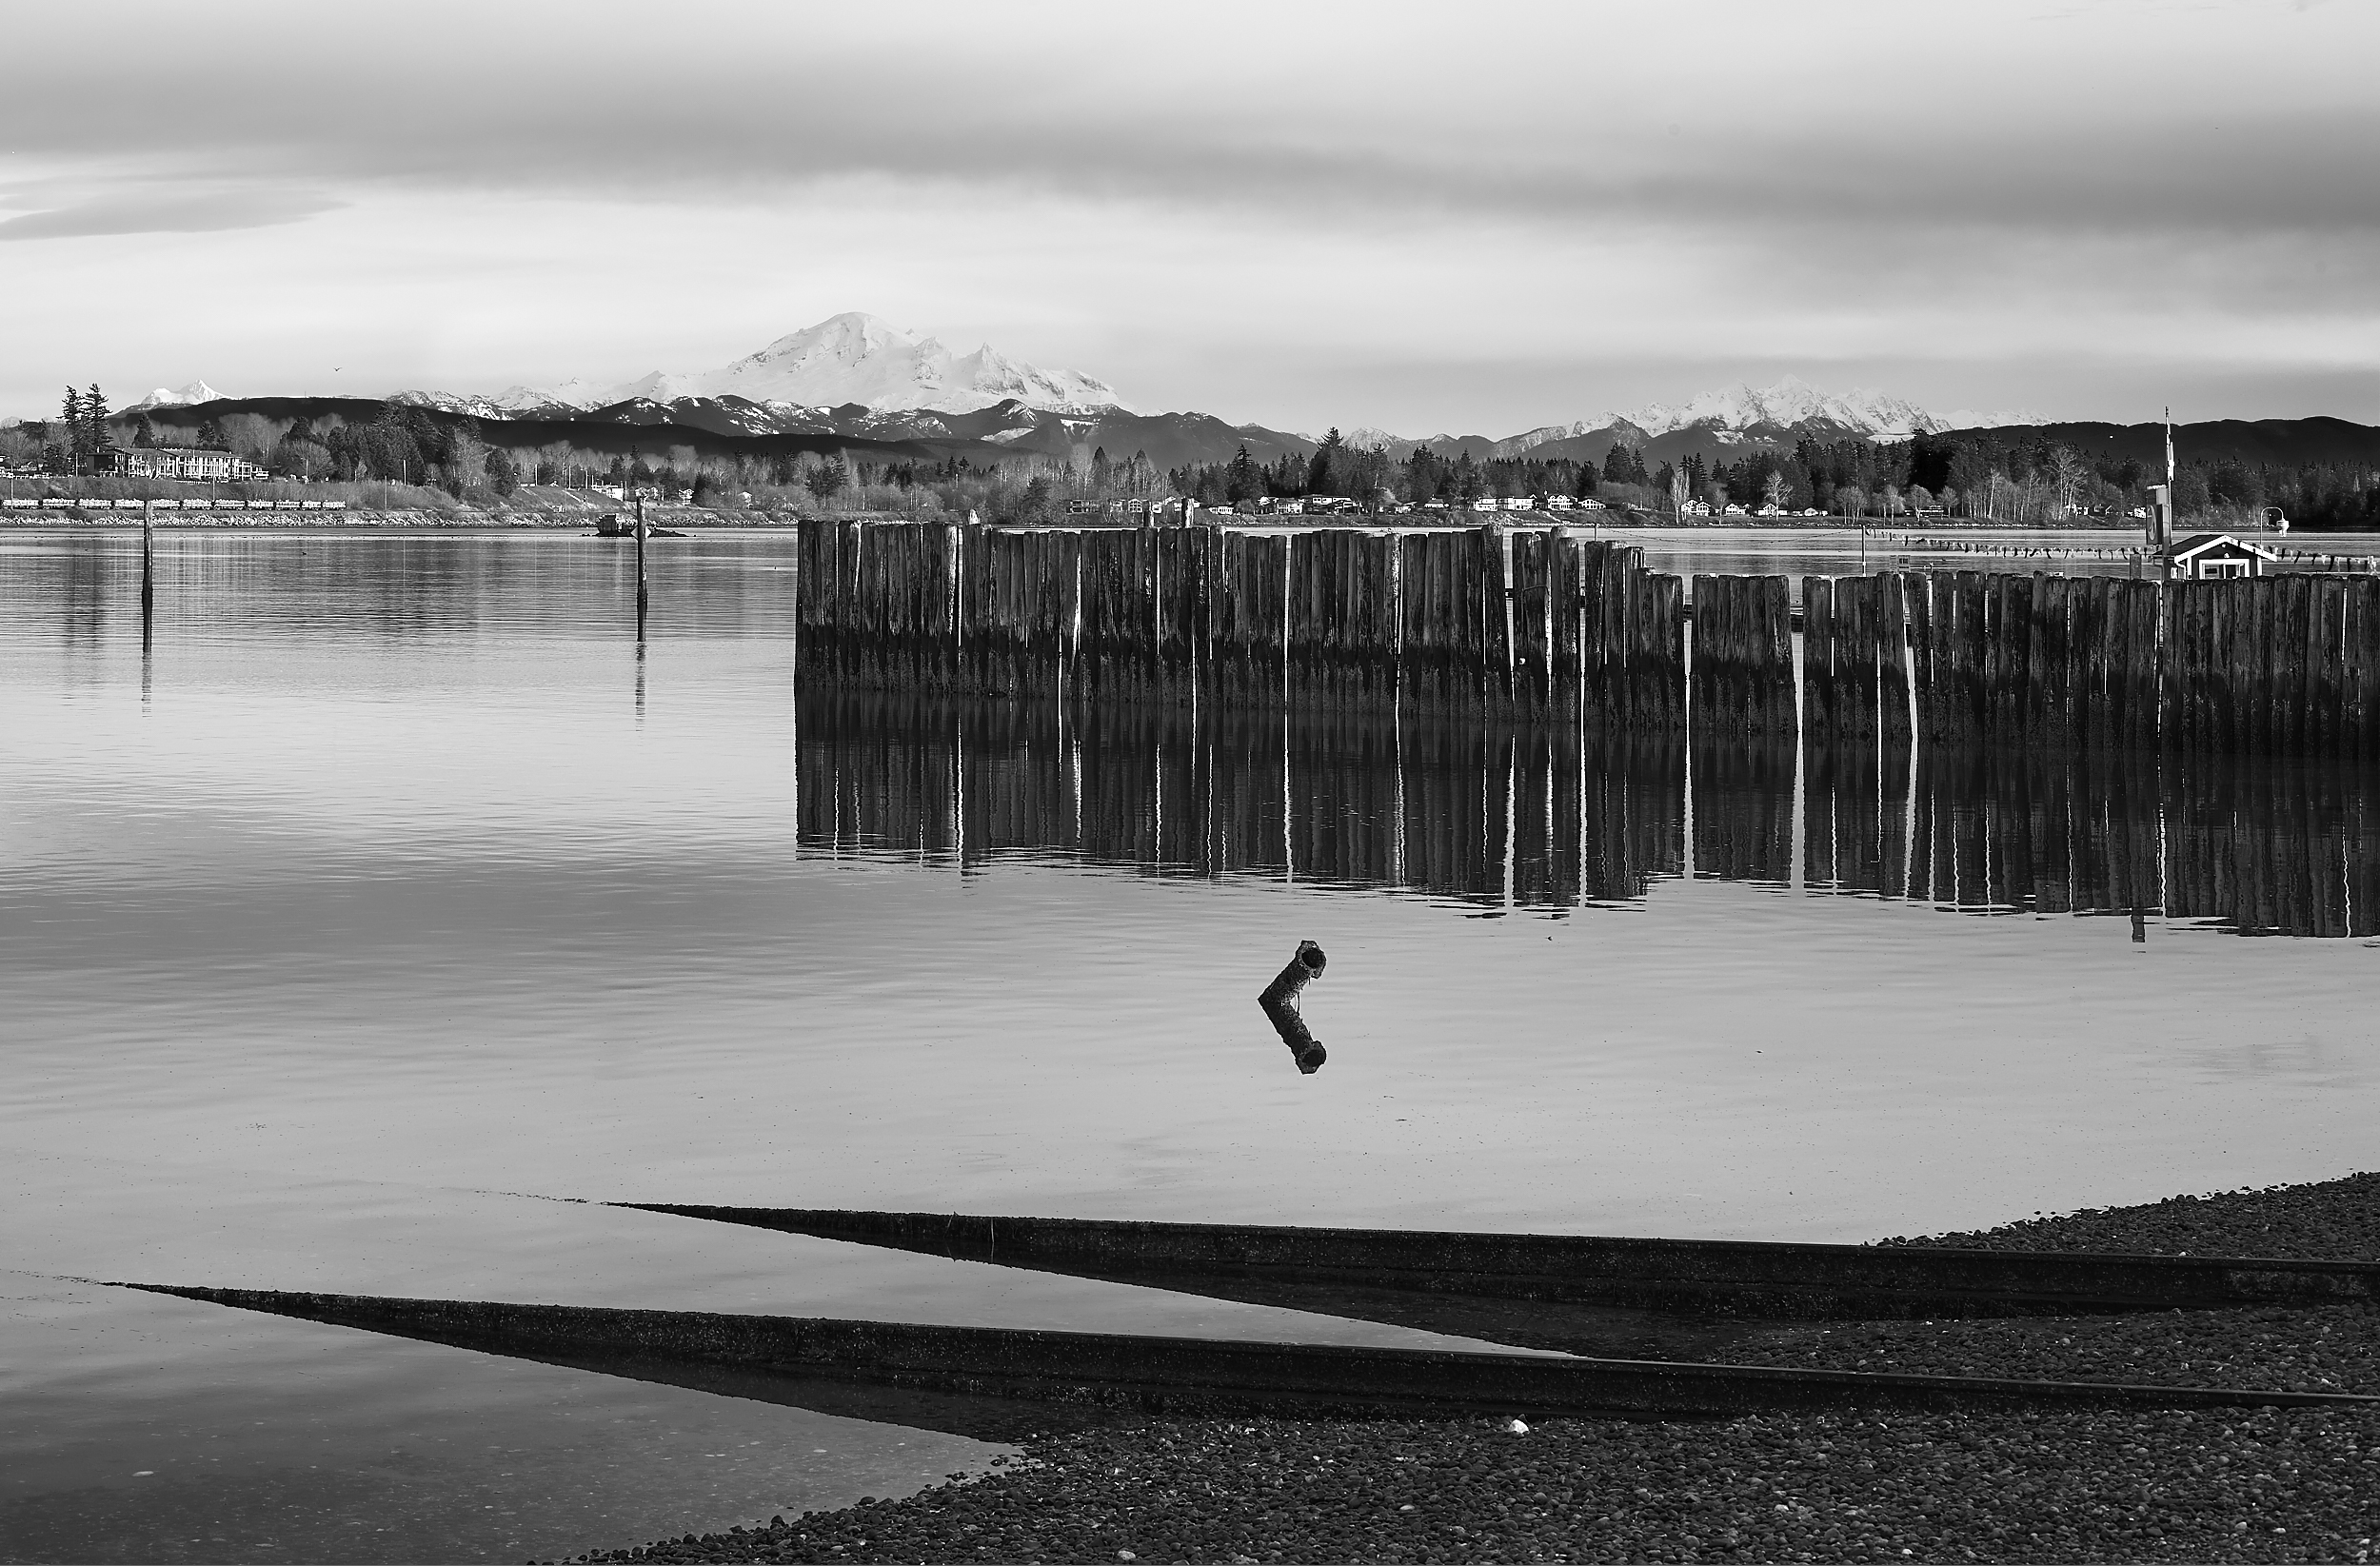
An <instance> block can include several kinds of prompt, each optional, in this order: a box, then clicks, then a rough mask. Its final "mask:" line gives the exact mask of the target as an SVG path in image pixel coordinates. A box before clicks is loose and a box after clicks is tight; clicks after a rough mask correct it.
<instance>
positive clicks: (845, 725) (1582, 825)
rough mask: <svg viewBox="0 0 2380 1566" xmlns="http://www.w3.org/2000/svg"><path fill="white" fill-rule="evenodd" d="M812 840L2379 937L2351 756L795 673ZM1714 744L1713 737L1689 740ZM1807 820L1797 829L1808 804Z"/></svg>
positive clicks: (2378, 825)
mask: <svg viewBox="0 0 2380 1566" xmlns="http://www.w3.org/2000/svg"><path fill="white" fill-rule="evenodd" d="M797 713H798V720H799V730H798V736H797V749H798V752H799V770H800V791H801V805H800V810H801V819H800V842H801V844H802V846H803V848H805V849H807V850H810V851H814V852H818V851H823V852H826V853H837V854H840V853H854V854H897V855H902V856H906V857H912V858H915V859H918V860H921V861H923V862H943V863H950V864H955V865H957V866H959V867H961V868H962V869H965V870H969V871H973V870H978V869H981V868H982V867H983V866H985V865H987V864H989V863H991V862H996V861H998V860H1001V859H1002V858H1007V857H1023V858H1032V859H1061V860H1066V861H1070V862H1089V863H1095V864H1100V865H1105V866H1112V867H1117V868H1123V869H1129V870H1132V871H1134V872H1136V873H1140V874H1146V875H1157V876H1183V877H1200V876H1204V877H1221V876H1238V877H1255V878H1264V879H1273V880H1279V881H1282V882H1315V883H1321V884H1326V885H1333V886H1343V887H1353V888H1367V889H1378V890H1386V891H1395V892H1403V893H1413V894H1418V895H1422V896H1428V897H1433V898H1439V899H1446V900H1452V901H1455V902H1461V903H1464V904H1468V905H1472V906H1475V907H1479V908H1483V909H1492V910H1502V909H1514V910H1556V911H1557V910H1560V909H1564V908H1571V907H1577V906H1582V905H1592V904H1603V903H1614V902H1631V901H1634V900H1637V899H1641V898H1644V897H1646V896H1647V895H1648V894H1649V893H1650V892H1651V891H1652V889H1653V888H1654V887H1655V886H1656V884H1657V883H1658V882H1662V881H1664V880H1668V879H1672V878H1676V877H1677V876H1679V875H1681V874H1683V873H1684V872H1685V871H1686V869H1687V867H1688V862H1689V861H1688V855H1687V848H1688V838H1689V833H1688V830H1687V823H1688V821H1689V819H1690V818H1689V811H1688V803H1689V800H1690V799H1691V803H1692V811H1691V821H1692V832H1691V839H1692V844H1691V846H1692V860H1691V864H1692V870H1693V874H1694V875H1695V876H1696V878H1697V879H1705V880H1718V881H1736V882H1746V883H1749V884H1752V885H1756V886H1762V887H1766V888H1771V889H1775V890H1789V889H1799V890H1802V891H1805V892H1809V893H1814V894H1824V895H1843V894H1852V895H1862V896H1869V897H1877V898H1885V899H1894V900H1900V901H1905V902H1911V903H1915V904H1927V905H1931V906H1934V907H1937V908H1941V909H1946V910H1954V911H1965V912H1975V913H2033V914H2041V915H2053V914H2112V915H2119V916H2126V917H2131V916H2133V915H2134V914H2135V913H2137V914H2138V916H2139V919H2140V921H2141V922H2142V923H2143V932H2142V933H2143V934H2144V935H2145V933H2146V931H2145V921H2146V919H2147V918H2148V916H2150V915H2152V914H2154V915H2158V916H2161V917H2163V918H2165V919H2167V920H2186V921H2193V922H2207V923H2211V924H2213V925H2216V926H2219V927H2222V928H2226V929H2232V930H2236V931H2238V932H2240V933H2242V934H2252V935H2296V936H2311V937H2344V936H2350V935H2351V936H2364V935H2370V934H2372V933H2373V932H2374V929H2375V927H2380V925H2376V924H2375V918H2374V915H2375V910H2380V798H2376V797H2375V795H2380V783H2375V781H2374V780H2373V779H2371V778H2370V777H2368V776H2366V775H2365V774H2364V772H2363V771H2362V770H2361V769H2359V768H2357V767H2356V766H2354V765H2353V764H2351V763H2306V762H2255V761H2252V760H2251V759H2249V758H2243V757H2236V756H2218V757H2192V758H2187V759H2182V758H2175V757H2171V756H2166V757H2160V756H2158V755H2157V754H2155V753H2153V752H2151V753H2127V752H2115V753H2106V752H2092V753H2089V754H2074V755H2071V756H2069V755H2059V756H2049V755H2043V754H2040V753H2038V752H2033V753H2027V752H2021V751H2015V750H1985V749H1976V750H1958V749H1943V748H1934V747H1928V748H1925V749H1923V750H1921V751H1919V752H1917V753H1916V754H1915V755H1914V757H1913V755H1912V752H1911V750H1910V749H1909V748H1908V747H1907V746H1905V745H1894V744H1889V743H1888V744H1885V745H1881V746H1849V747H1826V746H1813V747H1808V748H1802V749H1796V747H1795V746H1793V745H1779V744H1764V743H1751V744H1744V743H1735V744H1724V743H1696V744H1695V745H1693V747H1692V749H1691V754H1690V753H1689V750H1688V748H1687V747H1685V746H1682V745H1679V744H1676V743H1663V742H1653V743H1643V742H1637V743H1628V742H1625V741H1619V742H1614V741H1610V740H1606V739H1603V738H1600V737H1597V736H1592V735H1589V736H1584V737H1581V736H1579V735H1577V734H1576V733H1563V732H1559V731H1554V730H1549V729H1546V728H1543V727H1524V728H1514V727H1511V726H1507V725H1502V724H1478V723H1462V722H1448V721H1430V722H1418V723H1417V722H1414V721H1411V720H1407V721H1404V722H1402V723H1399V722H1396V721H1393V720H1391V719H1388V718H1385V717H1378V716H1363V715H1353V714H1332V715H1290V716H1288V717H1286V718H1284V717H1282V716H1279V715H1274V716H1270V717H1254V716H1249V715H1246V714H1239V713H1232V714H1223V715H1220V716H1218V715H1211V714H1210V715H1199V716H1194V715H1192V714H1191V713H1189V712H1186V711H1180V710H1173V709H1168V708H1161V707H1151V706H1140V705H1117V706H1110V707H1101V708H1097V709H1091V710H1087V711H1076V710H1070V709H1067V708H1064V707H1061V706H1060V705H1058V704H1019V703H1013V702H994V703H979V702H970V701H957V700H953V701H941V702H933V701H920V700H914V699H906V698H901V697H893V696H883V695H849V694H846V695H831V694H824V693H820V694H804V695H803V696H801V697H799V698H798V699H797ZM1689 763H1691V765H1690V764H1689ZM1796 823H1798V830H1796Z"/></svg>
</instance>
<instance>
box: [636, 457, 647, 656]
mask: <svg viewBox="0 0 2380 1566" xmlns="http://www.w3.org/2000/svg"><path fill="white" fill-rule="evenodd" d="M636 639H637V640H638V641H639V642H642V641H644V640H645V492H644V491H643V490H641V489H640V490H638V491H637V496H636Z"/></svg>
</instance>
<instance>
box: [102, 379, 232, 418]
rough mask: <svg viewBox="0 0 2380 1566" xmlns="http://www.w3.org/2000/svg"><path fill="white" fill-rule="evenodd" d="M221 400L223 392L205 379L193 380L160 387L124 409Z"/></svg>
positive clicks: (131, 410) (135, 409)
mask: <svg viewBox="0 0 2380 1566" xmlns="http://www.w3.org/2000/svg"><path fill="white" fill-rule="evenodd" d="M221 401H223V393H222V392H220V391H217V390H216V389H215V388H214V387H210V386H208V384H207V383H206V382H204V381H192V382H191V383H190V384H189V385H188V386H186V387H173V388H170V389H169V388H167V387H158V388H157V389H156V390H154V391H152V392H150V393H149V395H148V396H146V397H144V398H142V399H141V400H140V401H139V402H137V403H134V404H133V405H132V406H130V407H128V408H126V409H125V410H124V411H125V412H127V413H138V412H139V411H140V410H141V409H143V408H149V407H188V406H192V405H193V404H197V403H219V402H221Z"/></svg>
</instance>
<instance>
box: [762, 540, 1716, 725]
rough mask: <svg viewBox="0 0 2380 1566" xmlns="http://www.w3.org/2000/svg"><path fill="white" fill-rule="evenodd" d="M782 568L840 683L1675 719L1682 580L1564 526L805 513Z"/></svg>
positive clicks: (1681, 720) (1607, 719)
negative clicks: (1405, 526)
mask: <svg viewBox="0 0 2380 1566" xmlns="http://www.w3.org/2000/svg"><path fill="white" fill-rule="evenodd" d="M796 568H797V570H798V572H799V585H798V588H797V592H798V596H799V601H800V613H799V622H800V629H799V636H800V651H799V663H800V666H801V667H802V669H803V673H804V676H805V677H806V678H810V679H814V680H826V681H831V682H832V683H833V684H837V685H839V686H841V687H843V688H847V689H861V690H915V691H920V692H924V693H927V694H937V693H945V692H947V693H969V692H972V693H978V694H985V695H1002V694H1019V693H1024V692H1038V693H1048V694H1054V695H1059V696H1062V697H1064V698H1066V699H1069V700H1078V701H1083V702H1092V703H1098V702H1114V701H1126V702H1158V703H1175V704H1191V703H1193V702H1197V703H1202V704H1213V705H1218V706H1224V707H1233V708H1250V709H1264V708H1278V707H1284V706H1285V707H1288V708H1292V709H1322V708H1327V709H1330V710H1337V711H1390V710H1401V711H1407V712H1414V713H1421V714H1430V715H1438V714H1449V713H1468V712H1477V711H1482V710H1485V711H1494V712H1497V713H1504V714H1510V715H1512V716H1514V717H1517V718H1522V719H1552V720H1554V721H1557V722H1570V721H1575V720H1583V721H1586V722H1590V723H1597V724H1610V725H1613V726H1617V727H1622V728H1628V729H1631V730H1639V729H1653V730H1674V731H1679V732H1682V731H1683V729H1684V726H1685V722H1686V694H1685V632H1684V624H1685V596H1684V584H1683V583H1682V582H1681V581H1680V580H1679V579H1678V578H1676V577H1670V576H1660V575H1656V574H1655V573H1653V572H1650V571H1647V570H1645V569H1644V566H1643V563H1642V559H1641V554H1640V551H1638V550H1636V549H1633V548H1622V547H1618V546H1615V545H1609V544H1602V543H1597V542H1593V541H1590V540H1587V539H1584V538H1581V537H1578V536H1576V535H1574V534H1572V533H1569V532H1567V531H1563V530H1545V529H1535V530H1529V531H1521V532H1514V533H1512V534H1510V535H1509V536H1507V535H1505V534H1504V533H1502V532H1501V531H1499V530H1498V529H1496V528H1490V527H1478V528H1466V529H1459V530H1457V529H1442V530H1438V531H1432V532H1407V533H1401V534H1398V533H1379V532H1367V531H1360V530H1357V529H1353V528H1332V529H1318V530H1315V531H1312V532H1306V533H1299V534H1296V535H1288V534H1279V533H1252V532H1242V531H1240V530H1237V529H1232V528H1223V527H1212V526H1190V527H1169V528H1153V527H1144V528H1113V529H1085V530H1082V531H1080V532H1076V531H1067V530H1059V529H1011V528H1000V527H986V526H981V525H972V524H969V525H945V524H929V523H880V524H851V523H835V522H805V523H803V525H802V537H801V546H800V554H799V559H798V564H797V567H796Z"/></svg>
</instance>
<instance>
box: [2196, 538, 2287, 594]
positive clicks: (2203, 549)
mask: <svg viewBox="0 0 2380 1566" xmlns="http://www.w3.org/2000/svg"><path fill="white" fill-rule="evenodd" d="M2171 558H2172V566H2173V575H2174V576H2175V577H2177V578H2179V579H2181V580H2183V581H2187V582H2225V581H2229V580H2231V579H2232V578H2234V577H2249V576H2262V575H2264V568H2265V567H2266V566H2267V565H2271V564H2272V563H2273V561H2275V560H2277V559H2278V558H2280V557H2279V556H2278V555H2277V554H2276V553H2275V552H2274V551H2272V550H2271V549H2268V548H2266V547H2265V546H2264V545H2261V544H2246V543H2242V542H2241V541H2240V540H2238V539H2235V538H2233V537H2232V536H2231V534H2229V533H2197V534H2193V535H2192V536H2191V537H2189V538H2186V539H2181V540H2178V541H2176V542H2175V544H2174V545H2173V553H2172V557H2171Z"/></svg>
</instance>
